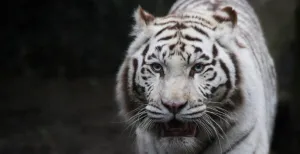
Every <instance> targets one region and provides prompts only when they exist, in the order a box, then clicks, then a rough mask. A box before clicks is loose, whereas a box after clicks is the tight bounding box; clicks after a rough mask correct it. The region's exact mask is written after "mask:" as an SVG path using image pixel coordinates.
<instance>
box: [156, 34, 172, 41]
mask: <svg viewBox="0 0 300 154" xmlns="http://www.w3.org/2000/svg"><path fill="white" fill-rule="evenodd" d="M173 37H174V35H171V36H166V37H163V38H160V39H159V40H158V41H157V42H159V41H164V40H169V39H171V38H173Z"/></svg>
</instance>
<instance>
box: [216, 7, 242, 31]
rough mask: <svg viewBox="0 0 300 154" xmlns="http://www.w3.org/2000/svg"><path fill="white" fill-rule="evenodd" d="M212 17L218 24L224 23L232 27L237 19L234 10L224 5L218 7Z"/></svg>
mask: <svg viewBox="0 0 300 154" xmlns="http://www.w3.org/2000/svg"><path fill="white" fill-rule="evenodd" d="M213 17H214V18H215V20H216V21H218V22H219V23H220V24H226V25H227V26H230V27H231V28H234V27H235V26H236V24H237V20H238V17H237V13H236V11H235V10H234V9H233V8H232V7H230V6H226V7H224V8H222V9H218V10H217V11H216V12H215V13H214V15H213Z"/></svg>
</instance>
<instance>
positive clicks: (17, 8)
mask: <svg viewBox="0 0 300 154" xmlns="http://www.w3.org/2000/svg"><path fill="white" fill-rule="evenodd" d="M174 1H175V0H151V1H150V0H130V1H128V0H51V1H50V0H45V1H35V0H27V1H25V0H23V1H22V0H11V1H3V2H2V3H1V5H0V8H1V11H2V13H1V15H0V16H1V21H2V24H1V28H0V31H1V35H0V38H1V50H0V154H126V153H128V154H130V153H132V152H131V150H132V148H131V147H132V145H133V140H131V139H132V137H133V135H132V134H133V132H130V130H126V131H124V130H122V129H124V126H123V125H122V123H120V120H119V119H118V117H117V113H116V112H117V108H116V105H115V101H114V96H113V92H114V86H115V73H116V71H117V69H118V66H119V65H120V62H121V60H122V58H123V57H124V53H125V51H126V49H127V46H128V44H129V42H130V41H131V40H132V38H130V37H129V36H128V34H129V31H130V30H131V25H132V23H133V21H132V17H131V16H132V13H133V10H134V8H136V7H137V6H138V5H141V6H142V7H143V8H144V9H146V10H148V11H149V12H151V13H153V14H155V15H156V16H162V15H165V14H166V13H167V12H168V10H169V8H170V6H171V4H172V3H174ZM249 1H250V3H251V4H252V5H253V6H254V8H255V10H256V12H257V13H258V15H259V18H260V20H261V23H262V26H263V29H264V31H265V35H266V38H267V40H268V46H269V48H270V51H271V54H272V56H273V57H274V59H275V61H276V67H277V73H278V79H279V80H278V82H279V87H280V89H279V98H280V100H279V106H278V116H277V119H276V128H275V133H274V140H273V144H272V154H299V150H300V101H299V100H300V93H299V92H300V69H299V67H298V66H300V52H299V49H300V46H299V45H300V3H299V2H298V0H284V1H283V0H249Z"/></svg>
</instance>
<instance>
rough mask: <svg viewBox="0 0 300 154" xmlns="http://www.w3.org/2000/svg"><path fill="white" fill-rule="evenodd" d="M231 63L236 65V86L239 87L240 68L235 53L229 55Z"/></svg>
mask: <svg viewBox="0 0 300 154" xmlns="http://www.w3.org/2000/svg"><path fill="white" fill-rule="evenodd" d="M229 56H230V58H231V61H232V63H233V65H234V68H235V85H236V86H238V85H239V84H240V82H241V77H240V68H239V66H238V60H237V58H236V55H235V54H234V53H230V54H229Z"/></svg>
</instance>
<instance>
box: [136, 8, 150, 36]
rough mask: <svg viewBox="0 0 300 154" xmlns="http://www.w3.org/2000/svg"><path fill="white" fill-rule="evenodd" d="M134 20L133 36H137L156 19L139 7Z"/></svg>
mask: <svg viewBox="0 0 300 154" xmlns="http://www.w3.org/2000/svg"><path fill="white" fill-rule="evenodd" d="M134 19H135V25H134V27H133V35H136V34H138V33H139V32H141V31H142V30H144V29H145V28H146V27H147V26H148V25H150V24H151V23H152V22H153V21H154V19H155V17H154V16H153V15H152V14H150V13H148V12H147V11H145V10H144V9H143V8H142V7H141V6H139V7H138V8H137V9H136V10H135V12H134Z"/></svg>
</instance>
